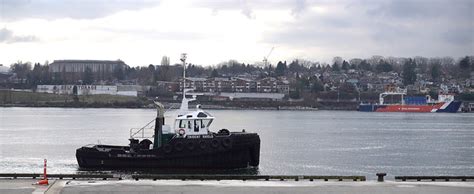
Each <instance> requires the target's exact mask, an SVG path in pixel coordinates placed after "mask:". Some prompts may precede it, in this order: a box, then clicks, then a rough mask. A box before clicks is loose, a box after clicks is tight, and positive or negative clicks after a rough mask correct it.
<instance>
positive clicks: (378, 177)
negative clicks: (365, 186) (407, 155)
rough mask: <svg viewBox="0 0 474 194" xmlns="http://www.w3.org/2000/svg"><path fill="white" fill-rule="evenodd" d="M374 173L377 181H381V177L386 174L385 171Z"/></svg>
mask: <svg viewBox="0 0 474 194" xmlns="http://www.w3.org/2000/svg"><path fill="white" fill-rule="evenodd" d="M375 175H377V181H378V182H383V177H384V176H386V175H387V173H385V172H379V173H377V174H375Z"/></svg>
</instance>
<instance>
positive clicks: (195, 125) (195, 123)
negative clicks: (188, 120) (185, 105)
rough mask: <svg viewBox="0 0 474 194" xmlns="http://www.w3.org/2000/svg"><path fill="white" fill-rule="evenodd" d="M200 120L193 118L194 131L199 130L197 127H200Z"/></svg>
mask: <svg viewBox="0 0 474 194" xmlns="http://www.w3.org/2000/svg"><path fill="white" fill-rule="evenodd" d="M201 125H202V120H200V119H196V120H194V132H199V127H202V126H201Z"/></svg>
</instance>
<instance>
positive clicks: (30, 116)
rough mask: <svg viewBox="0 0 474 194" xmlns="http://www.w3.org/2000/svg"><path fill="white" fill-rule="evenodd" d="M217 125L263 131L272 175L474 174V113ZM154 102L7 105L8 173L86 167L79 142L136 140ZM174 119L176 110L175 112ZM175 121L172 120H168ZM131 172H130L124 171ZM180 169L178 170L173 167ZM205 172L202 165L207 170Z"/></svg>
mask: <svg viewBox="0 0 474 194" xmlns="http://www.w3.org/2000/svg"><path fill="white" fill-rule="evenodd" d="M209 112H211V114H213V116H215V117H216V120H215V121H214V122H213V125H212V129H213V130H214V131H217V130H219V129H221V128H227V129H229V130H231V131H240V130H242V129H246V131H251V132H257V133H258V134H259V135H260V138H261V155H260V166H259V168H257V169H250V170H243V171H242V170H237V171H231V172H205V173H250V174H265V175H365V176H368V177H373V176H374V175H375V173H376V172H387V173H388V174H389V176H394V175H473V174H474V114H467V113H458V114H449V113H373V112H372V113H367V112H354V111H263V110H210V111H209ZM155 114H156V113H155V110H153V109H78V108H0V173H7V172H8V173H10V172H12V173H13V172H16V173H40V172H42V165H43V158H47V159H48V170H49V172H50V173H82V171H80V170H79V169H78V165H77V162H76V159H75V150H76V149H77V148H79V147H81V146H83V145H86V144H93V143H98V142H99V143H102V144H117V145H126V144H128V138H129V129H130V128H136V127H142V126H143V125H144V124H146V123H148V122H149V121H151V120H152V119H153V118H154V117H155ZM167 114H168V117H167V121H172V118H171V117H172V115H173V114H172V113H167ZM168 123H170V122H168ZM120 173H129V172H120ZM169 173H175V172H169ZM200 173H202V172H200Z"/></svg>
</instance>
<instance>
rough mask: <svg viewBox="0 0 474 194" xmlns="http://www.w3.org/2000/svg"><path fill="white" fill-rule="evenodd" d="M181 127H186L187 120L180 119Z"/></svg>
mask: <svg viewBox="0 0 474 194" xmlns="http://www.w3.org/2000/svg"><path fill="white" fill-rule="evenodd" d="M179 128H186V121H183V120H180V121H179Z"/></svg>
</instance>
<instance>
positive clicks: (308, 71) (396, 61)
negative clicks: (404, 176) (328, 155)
mask: <svg viewBox="0 0 474 194" xmlns="http://www.w3.org/2000/svg"><path fill="white" fill-rule="evenodd" d="M473 59H474V58H473V57H472V56H471V57H468V56H466V57H463V58H461V59H459V60H458V61H457V62H456V60H454V59H453V58H450V57H444V58H424V57H415V58H395V57H387V58H385V57H381V56H373V57H371V58H369V59H358V58H354V59H350V60H344V59H343V58H341V57H334V59H333V64H332V65H329V64H326V63H319V62H311V61H306V60H293V61H291V62H290V63H287V62H286V61H279V62H278V63H277V64H276V66H275V67H274V66H273V65H267V66H262V65H255V64H254V65H252V64H244V63H239V62H238V61H236V60H229V61H227V62H222V63H220V64H217V65H216V66H207V67H203V66H200V65H195V64H188V66H187V67H186V73H187V75H188V76H189V77H221V76H224V77H228V76H237V75H243V74H248V75H252V76H254V77H255V76H258V77H267V76H273V77H278V76H286V77H293V78H296V77H297V78H298V79H300V78H307V79H312V78H311V76H313V75H314V74H316V73H321V72H325V71H331V72H349V71H350V70H356V71H358V72H375V73H382V72H396V73H399V74H400V75H402V77H403V80H404V84H405V85H408V84H413V83H414V82H415V80H416V74H417V73H418V74H427V75H429V76H431V79H432V81H435V82H438V81H440V80H441V78H459V79H465V78H468V77H469V76H470V72H472V71H473V70H474V65H473ZM11 71H12V72H14V73H16V75H17V80H20V82H21V83H24V84H27V85H29V86H34V85H37V84H76V83H78V82H79V83H83V84H92V83H95V82H98V81H106V82H117V81H122V82H124V81H129V82H135V83H137V84H143V85H153V84H154V83H156V81H176V80H177V79H178V78H180V77H181V76H182V72H183V67H182V65H180V64H174V65H169V64H168V63H165V64H162V65H153V64H150V65H148V66H144V67H143V66H142V67H131V68H126V69H117V70H116V71H115V72H114V73H113V74H112V75H109V76H105V77H104V76H103V77H100V76H95V75H94V74H93V73H92V71H91V70H90V69H86V71H85V72H83V73H82V75H81V76H80V79H79V80H68V79H66V76H67V75H64V74H63V73H54V74H53V73H51V72H49V66H48V62H45V63H44V64H43V65H42V64H40V63H35V64H33V65H31V63H28V62H27V63H24V62H21V61H19V62H17V63H14V64H12V65H11ZM296 75H298V76H296ZM311 85H314V84H311ZM316 85H318V84H316ZM318 87H319V86H318Z"/></svg>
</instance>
